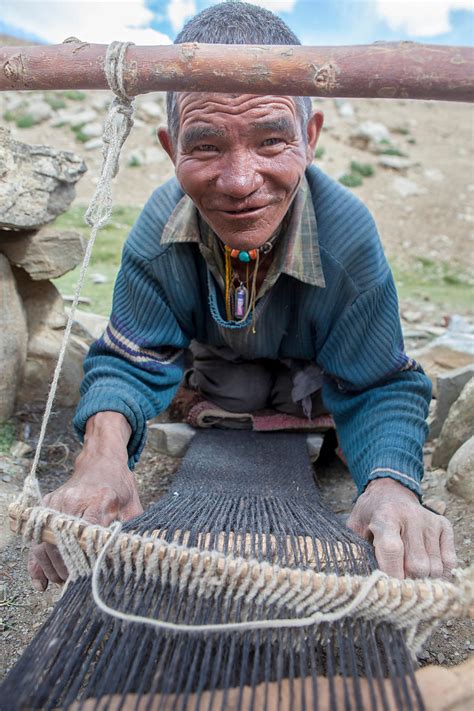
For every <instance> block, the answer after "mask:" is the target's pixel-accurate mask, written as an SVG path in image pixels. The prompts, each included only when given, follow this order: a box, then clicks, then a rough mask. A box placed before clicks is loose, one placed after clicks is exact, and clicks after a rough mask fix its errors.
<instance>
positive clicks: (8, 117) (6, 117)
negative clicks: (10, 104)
mask: <svg viewBox="0 0 474 711" xmlns="http://www.w3.org/2000/svg"><path fill="white" fill-rule="evenodd" d="M15 119H16V114H14V113H13V111H5V113H4V114H3V120H4V121H9V122H10V121H15Z"/></svg>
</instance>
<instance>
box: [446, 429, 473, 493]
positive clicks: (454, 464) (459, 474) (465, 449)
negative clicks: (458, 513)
mask: <svg viewBox="0 0 474 711" xmlns="http://www.w3.org/2000/svg"><path fill="white" fill-rule="evenodd" d="M447 486H448V489H449V490H450V491H452V492H454V493H455V494H457V495H458V496H462V498H463V499H466V501H469V502H471V503H474V435H473V436H472V437H470V438H469V439H468V440H467V441H466V442H464V444H463V445H462V447H460V448H459V449H458V451H457V452H456V453H455V454H454V456H453V457H451V461H450V462H449V466H448V481H447Z"/></svg>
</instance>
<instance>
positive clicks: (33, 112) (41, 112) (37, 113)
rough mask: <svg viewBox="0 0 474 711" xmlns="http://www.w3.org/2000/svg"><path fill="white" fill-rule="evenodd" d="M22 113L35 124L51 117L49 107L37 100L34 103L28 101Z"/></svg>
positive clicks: (51, 113)
mask: <svg viewBox="0 0 474 711" xmlns="http://www.w3.org/2000/svg"><path fill="white" fill-rule="evenodd" d="M23 113H24V114H26V115H27V116H30V117H31V119H32V121H33V122H34V123H35V124H37V123H42V122H43V121H47V120H48V119H50V118H51V116H52V115H53V110H52V108H51V106H50V105H49V104H47V103H46V101H42V100H41V99H37V100H34V101H29V102H28V103H27V104H26V106H25V108H24V110H23Z"/></svg>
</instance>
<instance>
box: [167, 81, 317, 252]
mask: <svg viewBox="0 0 474 711" xmlns="http://www.w3.org/2000/svg"><path fill="white" fill-rule="evenodd" d="M178 108H179V116H180V123H179V134H178V141H177V145H176V146H171V142H170V139H169V136H168V134H167V132H166V131H160V133H159V137H160V140H161V142H162V145H163V147H164V148H165V150H167V152H168V154H169V155H170V156H171V158H172V160H173V162H174V164H175V168H176V176H177V178H178V180H179V182H180V184H181V187H182V188H183V190H184V191H185V192H186V193H187V194H188V195H189V197H190V198H191V199H192V201H193V202H194V204H195V205H196V207H197V208H198V210H199V212H200V213H201V215H202V217H203V218H204V220H205V221H206V222H207V223H208V224H209V225H210V226H211V227H212V229H213V230H214V232H215V233H216V234H217V235H218V236H219V237H220V239H221V240H222V241H223V242H224V243H225V244H227V245H229V246H230V247H233V248H235V249H252V248H255V247H259V246H260V245H262V244H263V243H264V242H266V241H267V240H268V239H269V238H270V237H271V236H272V234H273V233H274V232H275V230H276V229H277V228H278V226H279V225H280V223H281V221H282V220H283V218H284V216H285V214H286V212H287V210H288V208H289V206H290V204H291V202H292V200H293V197H294V196H295V193H296V190H297V188H298V185H299V182H300V180H301V177H302V175H303V173H304V171H305V168H306V166H307V165H308V164H309V163H310V162H311V160H312V158H313V155H314V148H315V146H316V141H317V138H318V135H319V131H320V129H321V125H322V115H321V114H317V115H315V117H313V118H312V119H311V121H310V122H309V128H308V138H304V137H303V135H302V133H301V122H300V117H299V116H298V114H297V112H296V106H295V103H294V101H293V99H292V98H291V97H286V96H254V95H249V94H245V95H238V96H236V95H233V94H202V93H186V94H180V95H179V96H178ZM315 119H316V120H315Z"/></svg>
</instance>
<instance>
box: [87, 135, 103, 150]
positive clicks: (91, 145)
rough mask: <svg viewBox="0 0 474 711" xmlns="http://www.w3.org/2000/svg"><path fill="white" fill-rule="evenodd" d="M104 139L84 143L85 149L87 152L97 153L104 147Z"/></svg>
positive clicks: (93, 139)
mask: <svg viewBox="0 0 474 711" xmlns="http://www.w3.org/2000/svg"><path fill="white" fill-rule="evenodd" d="M103 145H104V144H103V142H102V138H91V139H90V141H86V142H85V143H84V148H85V150H86V151H95V150H97V149H98V148H102V146H103Z"/></svg>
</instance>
